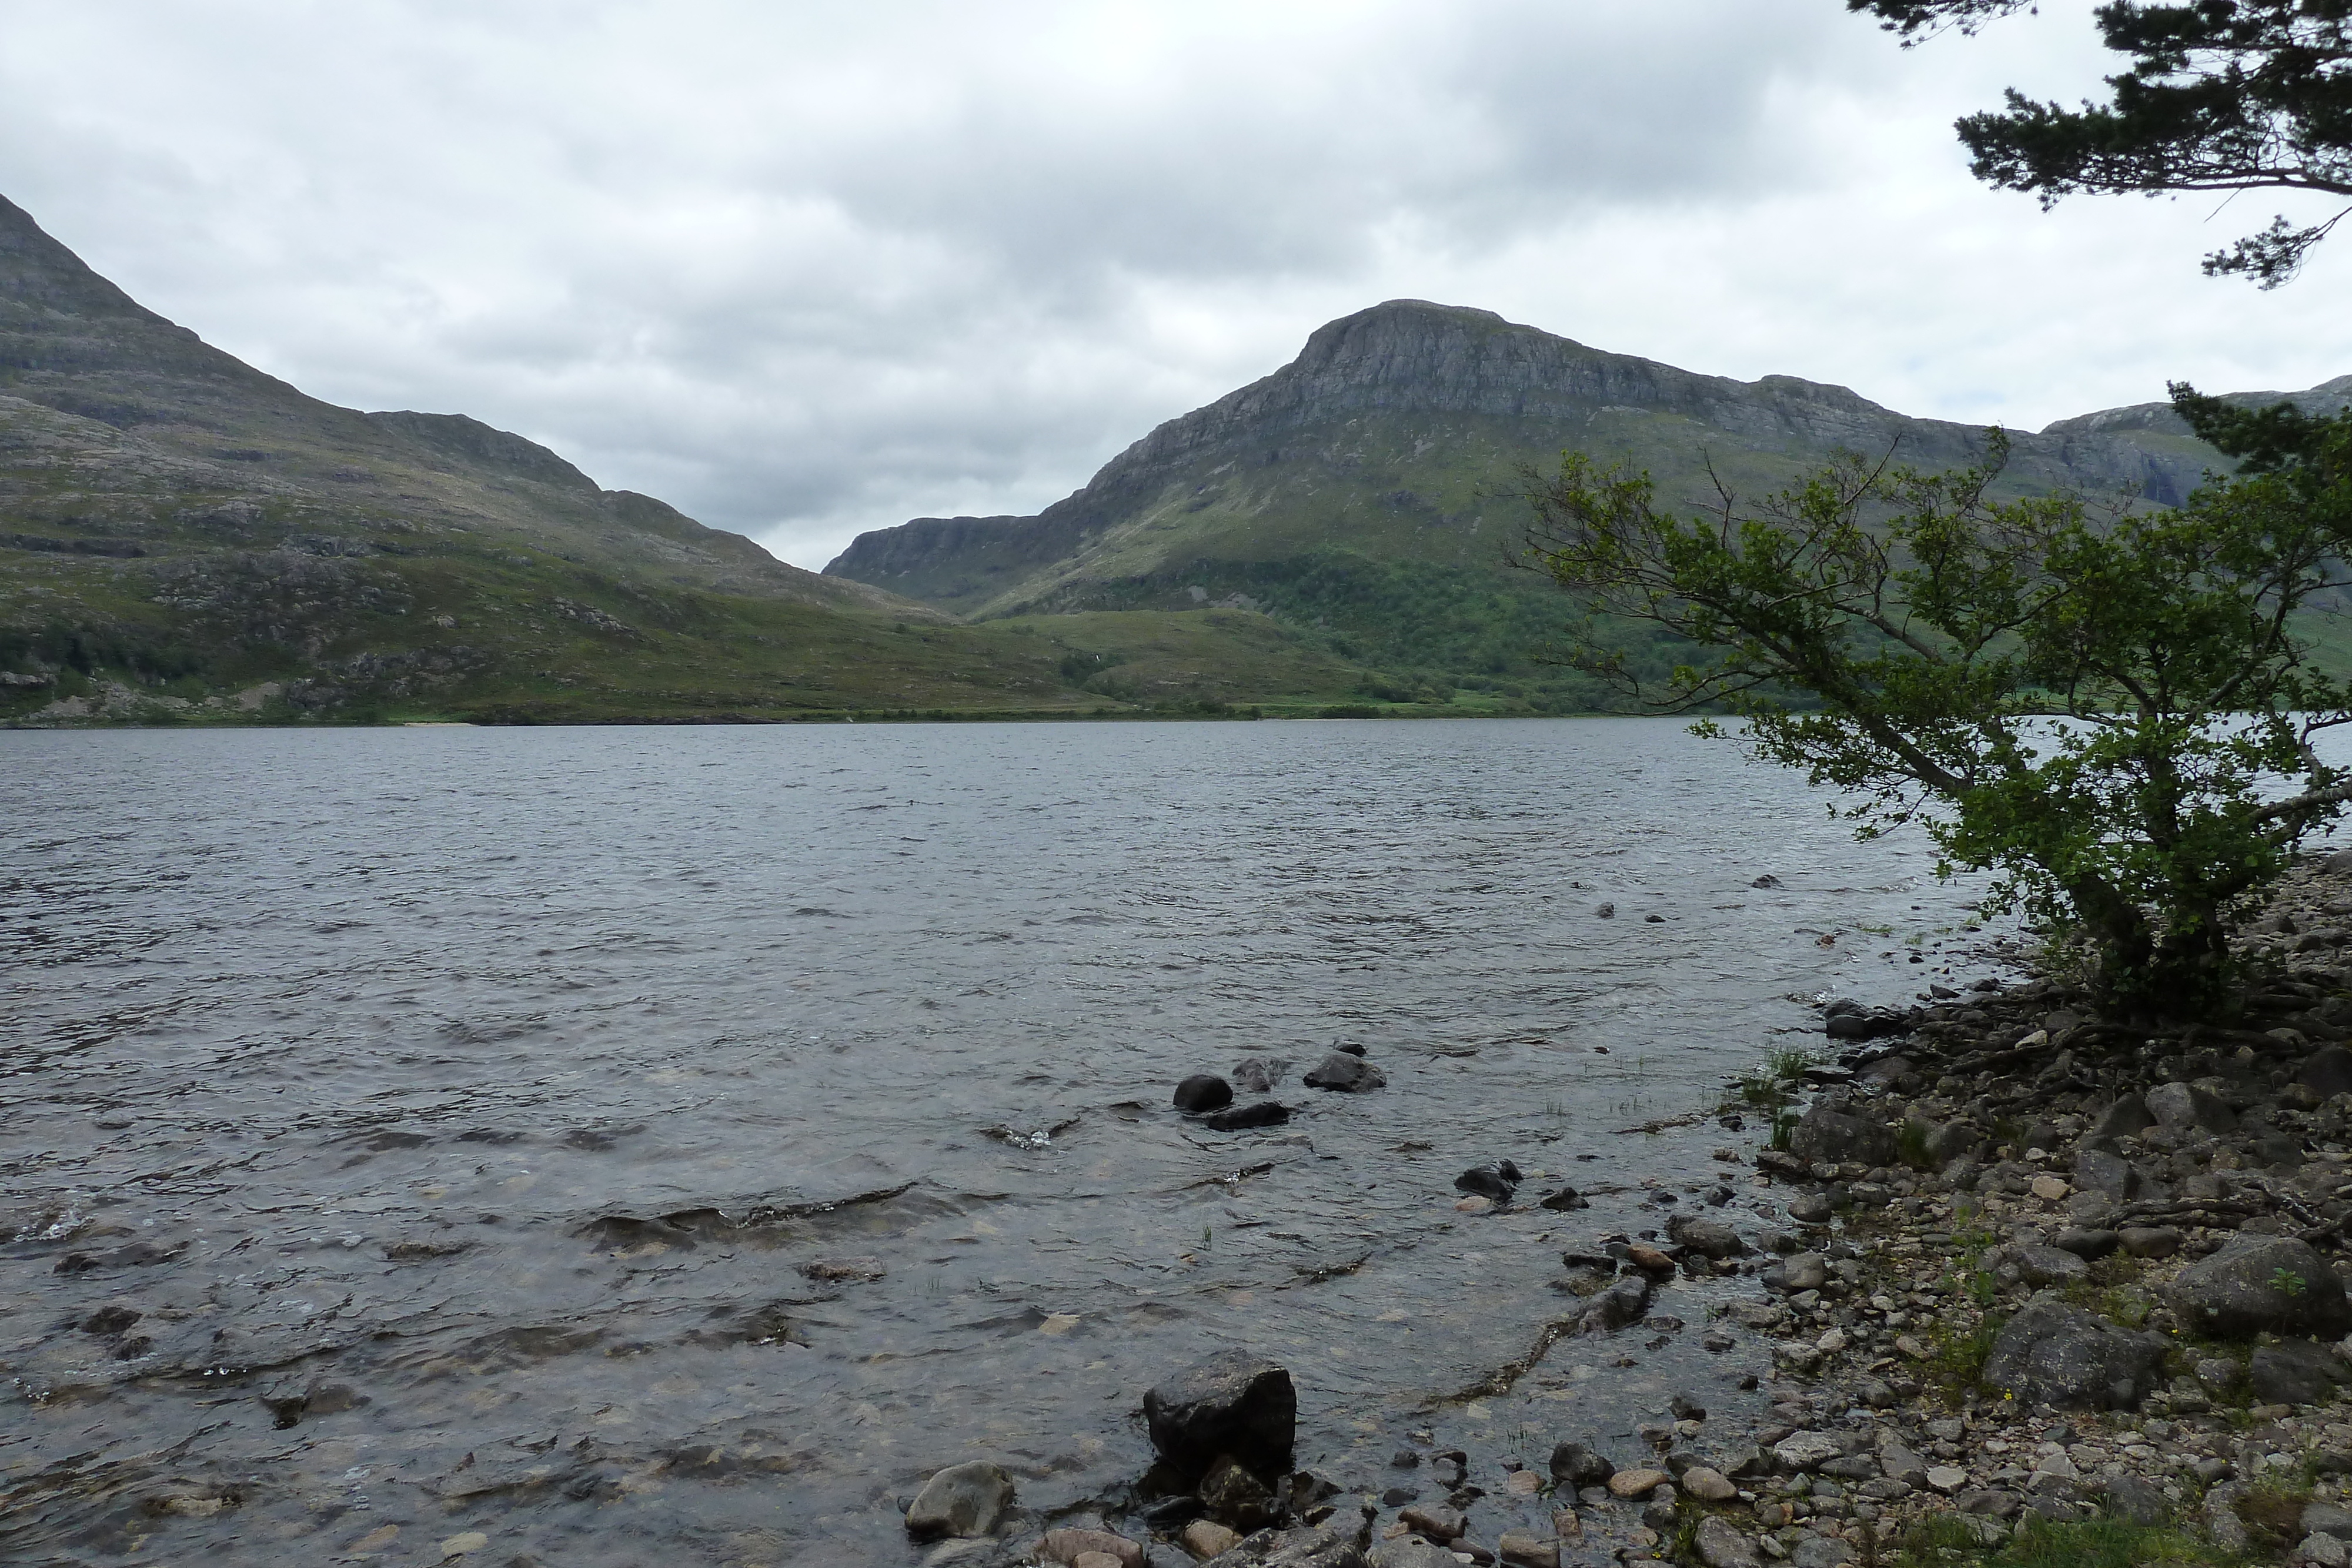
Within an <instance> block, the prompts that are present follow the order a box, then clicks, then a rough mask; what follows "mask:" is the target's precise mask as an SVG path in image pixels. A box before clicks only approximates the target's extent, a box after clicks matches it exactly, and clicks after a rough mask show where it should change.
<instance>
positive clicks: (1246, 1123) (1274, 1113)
mask: <svg viewBox="0 0 2352 1568" xmlns="http://www.w3.org/2000/svg"><path fill="white" fill-rule="evenodd" d="M1200 1120H1201V1125H1202V1126H1203V1127H1206V1128H1208V1129H1209V1130H1210V1131H1212V1132H1216V1133H1239V1132H1244V1131H1246V1130H1247V1129H1249V1128H1251V1127H1278V1126H1280V1125H1281V1124H1283V1123H1285V1122H1287V1121H1289V1120H1290V1107H1289V1106H1287V1105H1285V1104H1283V1103H1280V1102H1278V1101H1274V1100H1260V1101H1257V1102H1255V1103H1252V1104H1248V1105H1229V1106H1227V1107H1226V1108H1225V1109H1224V1110H1222V1111H1212V1112H1210V1113H1207V1114H1206V1115H1204V1116H1202V1118H1201V1119H1200Z"/></svg>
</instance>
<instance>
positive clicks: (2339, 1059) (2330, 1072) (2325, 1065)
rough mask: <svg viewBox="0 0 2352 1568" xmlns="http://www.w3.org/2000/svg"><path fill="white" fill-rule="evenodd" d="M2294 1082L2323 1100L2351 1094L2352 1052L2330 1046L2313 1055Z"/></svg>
mask: <svg viewBox="0 0 2352 1568" xmlns="http://www.w3.org/2000/svg"><path fill="white" fill-rule="evenodd" d="M2294 1076H2295V1082H2298V1083H2301V1084H2302V1085H2304V1087H2305V1088H2307V1089H2309V1090H2310V1091H2311V1092H2313V1093H2315V1094H2316V1095H2318V1096H2319V1097H2320V1098H2321V1099H2323V1100H2332V1099H2334V1098H2335V1097H2336V1095H2338V1094H2343V1093H2347V1092H2352V1051H2347V1050H2345V1049H2344V1048H2343V1047H2342V1046H2340V1045H2331V1046H2328V1047H2327V1048H2326V1049H2325V1050H2323V1051H2318V1052H2316V1053H2315V1054H2314V1055H2313V1057H2312V1058H2311V1060H2310V1061H2306V1062H2305V1063H2304V1064H2303V1071H2300V1072H2298V1073H2296V1074H2295V1075H2294Z"/></svg>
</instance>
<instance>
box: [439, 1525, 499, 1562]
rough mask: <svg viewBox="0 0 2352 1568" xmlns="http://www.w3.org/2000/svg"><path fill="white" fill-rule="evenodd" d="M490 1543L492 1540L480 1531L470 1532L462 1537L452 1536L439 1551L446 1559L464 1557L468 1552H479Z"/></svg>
mask: <svg viewBox="0 0 2352 1568" xmlns="http://www.w3.org/2000/svg"><path fill="white" fill-rule="evenodd" d="M489 1543H490V1538H489V1537H488V1536H487V1535H485V1534H483V1533H482V1532H481V1531H478V1530H468V1531H466V1532H465V1533H463V1534H462V1535H453V1536H451V1537H450V1538H449V1539H448V1540H446V1541H445V1542H442V1543H441V1544H440V1546H439V1547H438V1548H437V1550H438V1551H439V1552H440V1553H441V1555H442V1556H444V1557H463V1556H465V1555H466V1553H467V1552H479V1551H480V1550H481V1549H482V1548H483V1547H485V1546H488V1544H489Z"/></svg>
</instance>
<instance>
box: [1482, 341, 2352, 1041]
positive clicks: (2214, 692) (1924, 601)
mask: <svg viewBox="0 0 2352 1568" xmlns="http://www.w3.org/2000/svg"><path fill="white" fill-rule="evenodd" d="M2173 391H2174V394H2175V395H2174V406H2175V407H2176V408H2177V409H2179V412H2180V413H2182V414H2183V415H2184V416H2185V417H2186V418H2187V419H2188V420H2189V423H2190V424H2191V425H2192V426H2193V427H2194V428H2195V429H2196V431H2197V432H2198V434H2200V435H2201V436H2203V437H2204V438H2205V439H2206V440H2208V441H2210V442H2211V443H2213V444H2215V445H2216V446H2218V447H2220V448H2221V450H2222V451H2223V452H2225V453H2229V454H2231V455H2233V456H2240V457H2243V458H2245V459H2246V460H2247V461H2246V462H2245V464H2244V465H2243V471H2242V473H2241V474H2240V475H2239V476H2236V477H2232V478H2226V479H2225V478H2214V479H2210V480H2209V482H2208V483H2207V485H2206V486H2204V487H2203V488H2201V489H2200V490H2199V491H2198V492H2197V493H2196V494H2195V495H2194V496H2192V497H2190V498H2189V501H2188V503H2187V504H2186V505H2185V506H2183V507H2181V508H2180V509H2179V510H2177V511H2160V512H2147V511H2136V510H2134V509H2132V508H2131V507H2128V506H2126V505H2125V504H2124V503H2122V502H2120V501H2117V502H2114V503H2109V504H2095V503H2093V502H2090V501H2086V500H2085V499H2084V498H2082V497H2075V496H2064V495H2061V496H2050V497H2039V498H2034V499H2029V500H2021V501H1998V500H1995V499H1994V498H1992V497H1990V494H1989V493H1988V488H1989V486H1990V485H1991V483H1992V481H1993V479H1994V477H1995V476H1996V475H1998V474H1999V472H2000V468H2001V465H2002V462H2003V459H2004V457H2005V455H2006V453H2007V450H2008V443H2007V440H2006V438H2005V437H2004V436H2003V434H2002V433H2001V432H2000V431H1999V430H1994V431H1990V432H1989V433H1988V434H1987V440H1986V451H1985V455H1984V459H1983V461H1982V462H1981V463H1980V464H1979V465H1977V466H1975V467H1973V468H1969V469H1965V470H1961V471H1958V472H1952V473H1943V474H1925V473H1920V472H1916V471H1915V470H1912V469H1909V468H1906V467H1901V466H1897V465H1894V464H1892V463H1891V462H1885V463H1876V464H1874V463H1871V462H1867V461H1864V459H1862V458H1859V457H1855V456H1853V455H1847V456H1844V457H1842V458H1840V459H1839V460H1837V461H1835V462H1833V463H1832V464H1831V465H1828V466H1826V467H1823V468H1822V469H1821V470H1819V471H1817V472H1816V473H1814V474H1813V475H1812V476H1811V477H1810V478H1809V479H1808V480H1807V481H1806V482H1805V483H1803V484H1802V485H1801V486H1797V487H1796V488H1793V489H1790V490H1788V491H1785V492H1782V493H1781V494H1780V495H1778V496H1775V497H1769V498H1768V499H1765V500H1763V501H1760V502H1758V503H1755V504H1748V503H1746V502H1743V501H1742V500H1741V499H1740V498H1739V497H1736V496H1734V495H1732V494H1730V493H1728V492H1720V493H1718V495H1717V497H1715V499H1714V501H1713V502H1712V503H1711V504H1710V505H1708V506H1707V507H1706V508H1705V509H1704V510H1703V511H1690V512H1678V511H1676V510H1675V509H1674V508H1672V507H1664V506H1662V505H1660V504H1659V502H1658V499H1657V497H1656V495H1655V493H1654V488H1653V486H1652V485H1651V483H1650V480H1649V478H1648V476H1646V475H1638V474H1633V473H1630V472H1628V471H1626V470H1624V469H1622V468H1609V469H1604V468H1601V467H1600V466H1598V465H1595V464H1594V463H1593V462H1592V460H1591V459H1590V458H1589V457H1586V456H1584V455H1580V454H1575V453H1571V454H1569V455H1567V456H1566V457H1565V458H1564V460H1563V462H1562V464H1561V466H1560V469H1559V474H1558V475H1557V476H1550V477H1545V476H1538V475H1535V474H1534V473H1533V472H1532V471H1530V472H1529V474H1528V479H1529V482H1530V486H1529V492H1528V498H1529V500H1530V501H1531V502H1532V503H1533V507H1534V511H1535V517H1534V519H1533V521H1532V522H1531V524H1530V526H1529V528H1528V546H1529V551H1530V553H1529V557H1528V564H1531V565H1534V566H1537V567H1538V568H1539V569H1540V570H1546V571H1548V572H1549V574H1550V575H1551V576H1552V578H1553V579H1554V580H1556V581H1557V582H1558V583H1559V585H1560V586H1561V587H1563V588H1566V589H1569V590H1570V591H1573V592H1575V593H1576V594H1578V595H1579V596H1580V598H1582V600H1583V601H1584V602H1585V604H1586V606H1587V614H1588V616H1589V617H1591V619H1589V620H1588V622H1586V626H1585V629H1584V632H1582V633H1581V634H1580V635H1579V637H1578V639H1577V647H1576V658H1577V660H1578V662H1579V663H1580V664H1581V665H1582V666H1583V667H1585V668H1588V669H1591V670H1593V671H1596V672H1598V673H1600V674H1603V675H1606V676H1609V677H1612V678H1613V679H1616V680H1618V681H1620V682H1622V683H1623V684H1624V685H1626V686H1627V688H1628V689H1629V690H1630V691H1631V693H1632V695H1633V696H1634V697H1635V698H1636V699H1637V700H1638V701H1639V702H1640V703H1641V704H1642V706H1646V707H1648V708H1650V709H1651V710H1652V711H1662V712H1690V711H1693V710H1695V709H1701V708H1708V707H1718V708H1719V707H1726V706H1727V707H1728V708H1729V709H1730V710H1731V711H1732V712H1734V713H1736V714H1738V716H1741V717H1743V718H1745V719H1746V720H1747V721H1748V726H1747V729H1746V732H1745V739H1746V741H1747V743H1748V747H1750V749H1751V751H1752V753H1753V754H1754V755H1756V756H1757V757H1759V758H1762V759H1765V760H1769V761H1772V762H1776V763H1780V764H1782V765H1785V766H1788V767H1791V768H1802V769H1804V770H1805V772H1806V774H1807V777H1808V778H1809V779H1811V781H1812V782H1814V783H1816V784H1828V785H1833V786H1836V787H1838V788H1839V789H1843V790H1845V791H1847V792H1849V796H1850V801H1851V803H1850V804H1849V805H1847V806H1846V807H1845V808H1843V814H1845V815H1847V816H1849V817H1852V818H1853V819H1856V820H1857V821H1859V823H1860V824H1861V825H1860V828H1859V830H1858V831H1859V832H1860V833H1861V836H1863V837H1864V838H1869V837H1873V836H1874V835H1876V834H1877V833H1879V832H1882V831H1885V830H1886V829H1887V828H1888V827H1890V826H1893V825H1895V824H1897V823H1902V822H1907V821H1916V822H1918V823H1920V824H1921V825H1922V826H1924V828H1925V829H1926V831H1927V832H1928V834H1929V835H1930V836H1931V838H1932V839H1933V841H1935V843H1936V844H1937V846H1938V848H1939V849H1940V850H1941V851H1942V853H1943V860H1942V862H1941V863H1940V865H1939V868H1938V869H1939V871H1941V872H1943V873H1946V874H1948V873H1950V872H1952V871H1953V870H1955V869H1969V870H1992V871H1994V872H1995V873H1998V874H1997V881H1996V891H1995V893H1994V895H1993V901H1994V902H1995V903H1996V904H2002V905H2006V906H2008V907H2011V908H2017V907H2022V908H2023V909H2024V910H2025V911H2026V912H2027V913H2028V914H2029V915H2032V916H2034V917H2036V918H2039V919H2041V920H2042V921H2044V922H2046V923H2050V924H2053V925H2058V926H2060V927H2061V928H2063V929H2068V930H2071V931H2073V932H2074V933H2075V934H2077V935H2079V936H2082V937H2084V938H2086V939H2087V941H2088V943H2089V945H2090V946H2091V947H2092V949H2093V950H2094V952H2095V956H2096V958H2097V961H2098V977H2099V982H2100V984H2101V986H2102V988H2104V990H2105V993H2106V994H2107V996H2108V998H2109V1000H2110V1001H2111V1002H2112V1003H2114V1004H2116V1005H2118V1006H2121V1007H2123V1008H2125V1009H2127V1010H2129V1011H2132V1012H2135V1013H2138V1014H2142V1015H2149V1014H2169V1015H2189V1016H2194V1015H2197V1014H2200V1013H2203V1012H2206V1011H2209V1010H2211V1009H2214V1008H2216V1007H2218V1006H2220V1005H2221V1004H2222V1002H2223V1000H2224V999H2225V998H2226V997H2227V996H2228V994H2229V991H2230V986H2229V981H2230V979H2231V975H2230V973H2229V949H2228V945H2227V939H2228V936H2229V934H2230V930H2231V923H2232V920H2233V919H2234V918H2236V917H2237V916H2238V915H2239V913H2240V912H2241V910H2242V906H2243V904H2245V902H2246V901H2245V900H2244V899H2243V898H2242V895H2243V894H2247V893H2249V892H2251V891H2252V890H2255V889H2257V888H2259V887H2261V886H2262V885H2263V883H2266V882H2268V881H2270V880H2271V879H2273V878H2274V877H2275V876H2277V874H2278V873H2280V872H2281V871H2282V870H2283V869H2284V866H2285V865H2286V863H2287V862H2288V859H2289V857H2290V855H2291V853H2292V852H2293V850H2294V845H2295V844H2296V842H2297V841H2298V840H2300V839H2301V838H2302V837H2303V836H2304V835H2305V833H2307V832H2309V831H2312V830H2313V829H2315V828H2316V827H2319V826H2321V825H2322V824H2324V823H2326V822H2327V821H2330V820H2332V819H2333V818H2334V817H2335V816H2336V814H2337V813H2338V812H2339V811H2341V810H2343V807H2344V804H2345V802H2346V801H2347V800H2352V771H2347V769H2344V768H2335V767H2331V766H2329V765H2327V764H2325V763H2323V762H2322V761H2321V760H2320V759H2319V758H2318V756H2317V755H2316V753H2315V750H2314V748H2313V739H2314V737H2315V736H2316V735H2318V734H2319V733H2320V732H2322V731H2324V730H2327V729H2330V728H2333V727H2336V726H2339V725H2344V724H2347V723H2352V683H2347V682H2346V681H2344V680H2341V679H2338V678H2336V677H2334V676H2331V675H2329V674H2326V673H2324V672H2322V671H2321V670H2318V669H2316V668H2315V667H2314V666H2313V664H2312V663H2311V661H2310V658H2309V656H2308V653H2307V650H2306V648H2305V644H2304V643H2303V641H2302V639H2301V637H2300V635H2299V632H2300V631H2301V630H2302V629H2303V623H2302V622H2298V620H2297V612H2298V610H2300V609H2302V608H2303V607H2305V606H2306V605H2307V604H2308V603H2309V602H2310V601H2312V600H2313V598H2314V596H2315V595H2317V594H2320V593H2322V592H2324V591H2326V590H2328V589H2330V588H2333V587H2336V586H2337V585H2338V584H2339V583H2340V582H2341V581H2342V580H2343V568H2342V565H2341V560H2342V558H2343V556H2344V554H2345V552H2346V551H2347V549H2352V413H2347V414H2344V415H2339V416H2337V417H2336V418H2334V419H2332V420H2328V419H2318V418H2315V417H2313V416H2310V415H2306V414H2305V413H2301V412H2299V411H2297V410H2295V409H2294V408H2293V407H2291V406H2288V407H2278V408H2266V409H2262V410H2258V411H2247V410H2242V409H2239V408H2235V407H2232V406H2230V405H2228V404H2225V403H2222V402H2220V401H2219V400H2215V399H2210V398H2206V397H2202V396H2200V395H2199V394H2198V393H2197V392H2194V391H2193V390H2192V389H2189V388H2188V387H2185V386H2179V387H2175V388H2174V389H2173ZM1607 617H1617V618H1622V619H1627V620H1633V621H1637V622H1650V623H1652V624H1654V625H1656V626H1659V627H1662V628H1664V629H1666V630H1668V631H1670V632H1674V633H1675V634H1676V635H1677V636H1680V637H1685V638H1688V639H1689V640H1691V641H1692V642H1693V643H1698V644H1701V645H1703V646H1704V647H1705V648H1706V650H1707V652H1706V654H1705V656H1704V658H1703V659H1702V660H1701V661H1700V662H1696V663H1693V664H1685V665H1682V666H1680V667H1677V668H1676V669H1675V671H1674V672H1673V674H1671V676H1670V677H1668V678H1667V679H1666V680H1665V681H1664V682H1663V683H1644V682H1643V681H1641V680H1640V679H1639V678H1638V677H1637V675H1636V674H1633V673H1632V672H1629V670H1628V669H1627V667H1626V664H1625V663H1624V661H1623V659H1622V656H1621V655H1619V654H1617V653H1612V651H1611V650H1610V648H1609V646H1608V645H1607V643H1606V642H1605V641H1604V640H1603V639H1602V638H1601V636H1600V635H1598V634H1596V633H1597V631H1598V629H1599V628H1600V627H1601V625H1602V624H1603V621H1602V619H1601V618H1607ZM1700 729H1701V730H1702V731H1712V730H1713V729H1714V726H1713V725H1712V724H1711V723H1703V724H1702V725H1701V726H1700Z"/></svg>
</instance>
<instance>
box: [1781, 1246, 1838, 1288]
mask: <svg viewBox="0 0 2352 1568" xmlns="http://www.w3.org/2000/svg"><path fill="white" fill-rule="evenodd" d="M1780 1275H1781V1278H1782V1279H1783V1280H1785V1281H1787V1284H1788V1289H1789V1290H1790V1291H1791V1292H1792V1293H1793V1292H1795V1291H1818V1290H1820V1289H1821V1288H1822V1286H1823V1285H1826V1284H1828V1283H1829V1281H1830V1260H1828V1259H1826V1258H1824V1257H1822V1255H1821V1254H1820V1253H1818V1252H1800V1253H1797V1254H1796V1255H1795V1256H1793V1257H1791V1258H1790V1260H1788V1261H1787V1262H1785V1263H1783V1264H1781V1265H1780Z"/></svg>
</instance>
